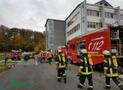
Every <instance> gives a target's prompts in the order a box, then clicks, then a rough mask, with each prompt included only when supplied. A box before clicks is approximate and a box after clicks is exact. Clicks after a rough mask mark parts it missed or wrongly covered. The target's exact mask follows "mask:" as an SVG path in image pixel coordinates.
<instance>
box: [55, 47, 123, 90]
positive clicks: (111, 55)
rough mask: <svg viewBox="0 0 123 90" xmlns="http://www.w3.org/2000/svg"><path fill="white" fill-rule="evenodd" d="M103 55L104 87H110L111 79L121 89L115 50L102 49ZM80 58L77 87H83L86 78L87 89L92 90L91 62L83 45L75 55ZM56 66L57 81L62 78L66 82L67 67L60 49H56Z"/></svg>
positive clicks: (122, 89)
mask: <svg viewBox="0 0 123 90" xmlns="http://www.w3.org/2000/svg"><path fill="white" fill-rule="evenodd" d="M102 53H103V55H104V57H105V60H104V63H103V69H104V75H105V83H106V86H105V87H104V88H105V89H110V88H111V86H110V79H112V80H113V81H114V82H115V84H116V85H117V86H118V87H119V88H120V90H123V85H122V84H121V83H120V81H119V80H118V79H117V78H118V70H117V68H118V64H117V58H116V52H114V51H108V50H104V51H103V52H102ZM77 56H78V57H79V58H80V64H79V72H78V76H79V84H78V86H77V87H78V88H81V89H82V88H83V85H84V82H85V79H86V78H87V79H88V84H89V86H88V88H87V90H93V76H92V74H93V68H92V66H93V62H92V59H91V55H90V54H89V53H88V51H87V50H86V49H85V46H81V50H80V51H79V55H77ZM55 60H56V67H57V77H58V79H57V80H58V81H59V82H60V81H61V80H62V78H63V80H64V82H65V83H66V82H67V80H66V73H65V70H66V69H67V66H68V65H67V59H66V57H65V55H64V53H63V52H62V51H61V50H58V54H57V55H56V58H55Z"/></svg>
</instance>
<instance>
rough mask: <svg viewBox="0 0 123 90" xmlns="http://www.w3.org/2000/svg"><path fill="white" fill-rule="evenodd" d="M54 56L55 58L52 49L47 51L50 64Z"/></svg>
mask: <svg viewBox="0 0 123 90" xmlns="http://www.w3.org/2000/svg"><path fill="white" fill-rule="evenodd" d="M52 58H53V53H52V51H51V50H48V52H47V61H48V63H49V64H51V62H52Z"/></svg>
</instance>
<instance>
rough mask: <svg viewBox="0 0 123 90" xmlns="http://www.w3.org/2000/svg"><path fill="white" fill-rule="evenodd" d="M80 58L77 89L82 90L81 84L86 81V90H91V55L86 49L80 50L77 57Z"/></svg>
mask: <svg viewBox="0 0 123 90" xmlns="http://www.w3.org/2000/svg"><path fill="white" fill-rule="evenodd" d="M78 56H79V57H80V67H79V73H78V74H79V84H78V88H83V84H84V82H85V79H86V78H87V79H88V84H89V87H88V90H93V80H92V72H93V69H92V65H93V62H92V59H91V55H90V54H88V52H87V50H86V49H81V51H80V53H79V55H78Z"/></svg>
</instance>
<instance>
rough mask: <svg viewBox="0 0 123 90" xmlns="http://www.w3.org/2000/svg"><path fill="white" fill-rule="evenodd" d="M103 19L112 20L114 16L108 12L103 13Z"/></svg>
mask: <svg viewBox="0 0 123 90" xmlns="http://www.w3.org/2000/svg"><path fill="white" fill-rule="evenodd" d="M105 17H106V18H114V14H113V13H110V12H105Z"/></svg>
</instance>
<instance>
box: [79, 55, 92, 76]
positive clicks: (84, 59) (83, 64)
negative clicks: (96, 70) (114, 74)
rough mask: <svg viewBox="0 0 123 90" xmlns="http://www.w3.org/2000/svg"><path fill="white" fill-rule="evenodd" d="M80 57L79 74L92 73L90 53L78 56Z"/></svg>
mask: <svg viewBox="0 0 123 90" xmlns="http://www.w3.org/2000/svg"><path fill="white" fill-rule="evenodd" d="M80 58H81V61H80V70H79V72H80V74H83V75H89V74H92V71H93V69H92V65H93V62H92V59H91V55H89V54H87V55H83V56H81V57H80Z"/></svg>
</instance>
